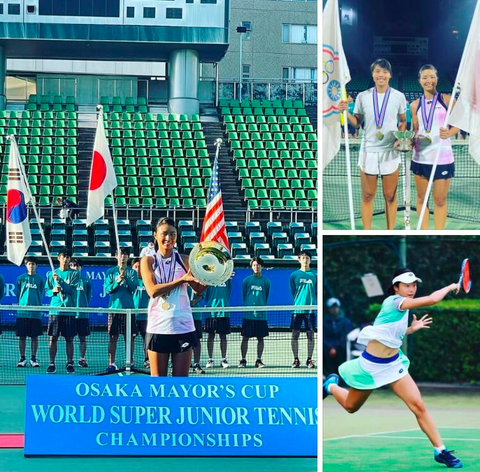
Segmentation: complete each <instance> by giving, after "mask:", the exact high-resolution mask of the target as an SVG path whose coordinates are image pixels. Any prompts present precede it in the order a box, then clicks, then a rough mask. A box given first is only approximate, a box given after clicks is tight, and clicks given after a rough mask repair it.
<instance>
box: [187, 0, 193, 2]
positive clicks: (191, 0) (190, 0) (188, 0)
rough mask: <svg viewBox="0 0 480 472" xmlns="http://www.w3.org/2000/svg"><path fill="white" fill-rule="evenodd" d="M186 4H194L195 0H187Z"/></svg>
mask: <svg viewBox="0 0 480 472" xmlns="http://www.w3.org/2000/svg"><path fill="white" fill-rule="evenodd" d="M185 3H193V0H186V1H185Z"/></svg>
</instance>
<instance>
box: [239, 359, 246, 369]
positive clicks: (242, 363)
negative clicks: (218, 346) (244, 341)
mask: <svg viewBox="0 0 480 472" xmlns="http://www.w3.org/2000/svg"><path fill="white" fill-rule="evenodd" d="M245 367H247V360H246V359H242V360H241V361H240V362H239V363H238V368H239V369H245Z"/></svg>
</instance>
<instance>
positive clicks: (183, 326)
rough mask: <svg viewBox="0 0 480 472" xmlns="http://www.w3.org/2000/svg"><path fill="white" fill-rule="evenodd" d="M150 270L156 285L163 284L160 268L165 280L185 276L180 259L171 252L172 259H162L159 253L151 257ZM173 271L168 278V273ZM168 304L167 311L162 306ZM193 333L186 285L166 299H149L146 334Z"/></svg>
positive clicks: (172, 292) (193, 327)
mask: <svg viewBox="0 0 480 472" xmlns="http://www.w3.org/2000/svg"><path fill="white" fill-rule="evenodd" d="M153 258H154V262H153V264H152V269H153V271H154V274H155V279H156V282H157V283H162V282H163V283H165V280H162V277H161V275H160V273H161V268H163V270H165V275H166V277H167V280H175V279H179V278H180V277H182V276H183V275H185V274H186V271H185V266H184V264H183V261H182V257H181V256H180V254H178V252H177V251H175V250H174V251H173V253H172V257H171V258H167V259H163V258H162V255H161V254H160V252H158V253H157V254H155V256H153ZM170 270H175V275H174V276H173V278H172V277H169V276H170V273H169V271H170ZM165 303H168V309H165V308H164V307H163V306H162V305H164V304H165ZM192 331H195V324H194V323H193V316H192V309H191V307H190V299H189V297H188V284H182V285H180V286H178V287H177V288H175V289H173V290H172V291H171V292H170V293H169V294H168V296H166V297H156V298H150V302H149V303H148V322H147V333H152V334H184V333H190V332H192Z"/></svg>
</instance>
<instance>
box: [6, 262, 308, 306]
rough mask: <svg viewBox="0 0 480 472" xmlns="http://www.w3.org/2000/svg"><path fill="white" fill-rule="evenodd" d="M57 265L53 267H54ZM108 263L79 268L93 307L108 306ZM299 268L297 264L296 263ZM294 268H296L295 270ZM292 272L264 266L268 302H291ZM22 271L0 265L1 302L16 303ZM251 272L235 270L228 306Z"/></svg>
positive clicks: (237, 302) (236, 302) (42, 269)
mask: <svg viewBox="0 0 480 472" xmlns="http://www.w3.org/2000/svg"><path fill="white" fill-rule="evenodd" d="M55 267H56V266H55ZM110 267H111V266H86V267H84V268H83V270H82V274H83V276H84V277H87V278H88V279H90V280H91V282H92V292H93V295H92V301H91V303H90V306H91V307H92V308H106V307H107V306H108V299H109V295H108V294H107V293H105V289H104V286H103V284H104V281H105V273H106V272H107V270H108V269H110ZM299 267H300V266H299ZM295 270H296V269H295ZM49 271H50V267H46V266H39V267H38V269H37V273H38V274H39V275H40V276H42V277H44V278H45V277H46V274H47V272H49ZM292 272H294V270H292V269H264V270H263V275H264V276H265V277H267V278H268V279H270V282H271V287H272V289H271V290H270V297H269V300H268V304H269V305H271V306H273V305H293V297H292V295H291V293H290V275H291V274H292ZM24 273H25V267H24V266H22V267H17V266H2V275H3V278H4V279H5V296H4V297H3V298H2V300H1V301H0V304H2V305H13V304H14V303H17V298H16V295H17V294H16V280H17V278H18V277H19V276H20V275H22V274H24ZM250 275H252V270H251V269H235V277H234V278H233V286H232V298H231V300H230V305H231V306H242V305H243V302H242V282H243V280H244V279H245V278H247V277H248V276H250ZM43 304H44V305H49V304H50V299H49V298H47V297H44V298H43Z"/></svg>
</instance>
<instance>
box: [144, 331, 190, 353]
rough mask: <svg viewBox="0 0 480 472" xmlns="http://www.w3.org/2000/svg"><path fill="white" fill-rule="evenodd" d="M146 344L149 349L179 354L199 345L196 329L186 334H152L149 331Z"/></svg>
mask: <svg viewBox="0 0 480 472" xmlns="http://www.w3.org/2000/svg"><path fill="white" fill-rule="evenodd" d="M145 346H146V347H147V349H148V350H149V351H154V352H159V353H162V354H169V353H172V354H177V353H179V352H186V351H190V350H192V349H193V348H195V347H197V334H196V333H195V331H192V332H191V333H185V334H152V333H147V337H146V338H145Z"/></svg>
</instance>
